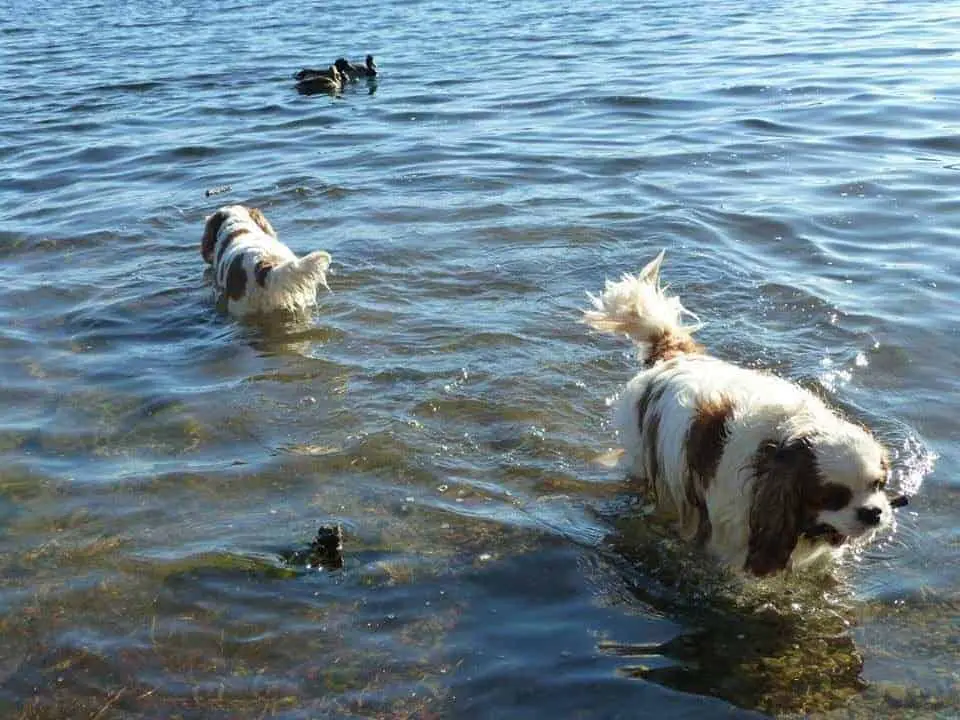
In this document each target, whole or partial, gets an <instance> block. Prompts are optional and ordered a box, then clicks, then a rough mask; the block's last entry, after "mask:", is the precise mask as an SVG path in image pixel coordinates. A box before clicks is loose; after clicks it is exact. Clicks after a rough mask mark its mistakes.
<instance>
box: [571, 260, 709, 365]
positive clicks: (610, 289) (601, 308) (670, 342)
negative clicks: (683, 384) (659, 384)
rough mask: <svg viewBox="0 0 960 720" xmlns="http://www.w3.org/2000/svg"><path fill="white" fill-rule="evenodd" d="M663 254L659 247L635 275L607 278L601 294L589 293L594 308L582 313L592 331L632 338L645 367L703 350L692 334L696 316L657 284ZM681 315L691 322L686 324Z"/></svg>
mask: <svg viewBox="0 0 960 720" xmlns="http://www.w3.org/2000/svg"><path fill="white" fill-rule="evenodd" d="M663 254H664V251H662V250H661V251H660V254H659V255H657V257H656V258H654V259H653V260H652V261H651V262H649V263H647V265H646V267H644V268H643V270H641V271H640V272H639V273H637V274H636V275H629V274H625V275H624V276H623V277H622V278H620V280H618V281H610V280H608V281H607V284H606V286H605V287H604V289H603V292H602V293H601V294H600V295H593V294H590V293H588V294H587V295H588V297H589V298H590V301H591V303H592V304H593V308H592V309H589V310H585V311H584V313H583V322H584V323H586V324H587V325H589V326H590V327H592V328H594V329H595V330H599V331H600V332H605V333H611V334H622V335H626V336H627V337H629V338H630V339H631V340H633V342H634V344H636V346H637V349H638V352H639V355H640V360H641V361H642V362H643V363H644V364H645V365H648V366H650V365H653V364H654V363H657V362H659V361H660V360H666V359H669V358H671V357H674V356H676V355H679V354H684V353H701V352H703V348H701V347H700V346H699V345H698V344H697V343H696V342H694V340H693V338H692V337H691V335H692V333H693V332H695V331H696V330H697V329H698V328H699V327H700V322H699V320H698V319H697V316H696V315H694V314H693V313H692V312H690V311H689V310H687V309H686V308H685V307H683V305H681V304H680V298H678V297H671V296H668V295H667V293H666V288H664V287H662V286H661V285H660V264H661V263H662V262H663ZM684 316H687V317H690V318H692V319H693V320H694V324H693V325H685V324H684V322H683V319H684Z"/></svg>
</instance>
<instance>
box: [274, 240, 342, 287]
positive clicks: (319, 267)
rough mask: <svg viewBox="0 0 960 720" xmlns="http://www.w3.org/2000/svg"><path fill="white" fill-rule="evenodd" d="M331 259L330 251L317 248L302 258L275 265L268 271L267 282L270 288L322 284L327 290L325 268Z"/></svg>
mask: <svg viewBox="0 0 960 720" xmlns="http://www.w3.org/2000/svg"><path fill="white" fill-rule="evenodd" d="M332 259H333V258H331V257H330V253H328V252H326V251H324V250H317V251H315V252H312V253H310V254H309V255H304V256H303V257H302V258H298V259H296V260H290V261H289V262H286V263H284V264H283V265H280V266H278V267H276V268H275V269H274V270H273V272H271V273H270V276H269V279H268V281H267V282H269V283H270V289H271V290H273V289H281V288H282V289H291V288H293V287H299V288H303V289H307V290H309V289H311V288H313V289H316V287H317V286H318V285H322V286H323V287H325V288H326V289H327V290H329V289H330V286H329V285H327V268H328V267H330V262H331V260H332Z"/></svg>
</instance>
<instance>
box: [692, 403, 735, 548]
mask: <svg viewBox="0 0 960 720" xmlns="http://www.w3.org/2000/svg"><path fill="white" fill-rule="evenodd" d="M732 415H733V403H732V402H731V401H730V399H729V398H720V399H719V400H701V401H700V403H699V404H698V405H697V412H696V415H695V416H694V418H693V421H692V422H691V423H690V428H689V429H688V430H687V442H686V448H687V477H686V483H685V487H684V494H685V496H686V502H687V507H689V508H690V510H691V511H692V512H693V513H695V517H692V518H687V519H686V522H685V523H684V524H685V525H686V524H687V522H689V523H690V524H693V523H694V522H695V523H696V525H697V532H696V542H697V544H699V545H704V544H706V542H707V540H709V539H710V535H711V533H712V532H713V528H712V526H711V524H710V516H709V514H708V512H707V501H706V494H707V490H708V489H709V487H710V483H711V482H713V478H714V477H715V476H716V474H717V467H719V465H720V458H722V457H723V450H724V447H725V446H726V441H727V433H728V429H727V421H728V420H729V419H730V417H731V416H732Z"/></svg>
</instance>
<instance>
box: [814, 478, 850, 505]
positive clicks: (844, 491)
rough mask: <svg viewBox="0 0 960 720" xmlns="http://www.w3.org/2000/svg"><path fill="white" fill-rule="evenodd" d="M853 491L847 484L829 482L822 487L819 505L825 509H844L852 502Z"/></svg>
mask: <svg viewBox="0 0 960 720" xmlns="http://www.w3.org/2000/svg"><path fill="white" fill-rule="evenodd" d="M851 497H853V493H852V492H850V488H848V487H847V486H846V485H838V484H836V483H828V484H826V485H824V486H823V487H822V488H820V498H819V500H820V502H819V505H820V507H821V508H823V509H824V510H842V509H843V508H845V507H846V506H847V505H848V504H849V503H850V498H851Z"/></svg>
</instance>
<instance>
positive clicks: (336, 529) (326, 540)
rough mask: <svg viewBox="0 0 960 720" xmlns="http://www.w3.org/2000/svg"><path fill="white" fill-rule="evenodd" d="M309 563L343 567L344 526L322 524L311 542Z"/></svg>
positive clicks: (331, 567) (326, 566) (308, 556)
mask: <svg viewBox="0 0 960 720" xmlns="http://www.w3.org/2000/svg"><path fill="white" fill-rule="evenodd" d="M307 565H309V566H311V567H325V568H329V569H331V570H332V569H336V568H342V567H343V528H341V527H340V525H334V526H333V527H325V526H321V527H320V529H319V530H317V536H316V537H315V538H314V539H313V542H312V543H310V551H309V553H308V555H307Z"/></svg>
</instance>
